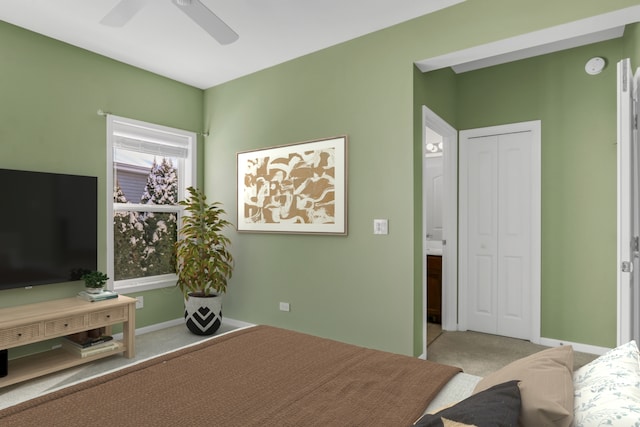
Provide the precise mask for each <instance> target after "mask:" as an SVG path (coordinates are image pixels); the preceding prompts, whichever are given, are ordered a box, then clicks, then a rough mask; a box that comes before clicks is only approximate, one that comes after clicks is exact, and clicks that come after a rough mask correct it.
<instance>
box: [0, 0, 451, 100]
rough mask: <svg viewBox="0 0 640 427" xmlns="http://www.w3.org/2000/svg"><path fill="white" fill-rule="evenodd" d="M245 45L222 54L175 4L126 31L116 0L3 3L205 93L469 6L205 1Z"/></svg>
mask: <svg viewBox="0 0 640 427" xmlns="http://www.w3.org/2000/svg"><path fill="white" fill-rule="evenodd" d="M201 1H202V3H203V4H204V5H205V6H207V7H208V8H209V9H210V10H212V11H213V12H214V13H215V14H216V15H218V16H219V17H220V18H221V19H222V20H223V21H225V22H226V23H227V25H229V26H230V27H231V28H232V29H233V30H234V31H235V32H236V33H238V34H239V35H240V38H239V39H238V40H237V41H236V42H235V43H233V44H230V45H226V46H222V45H220V44H218V43H217V42H216V41H215V40H214V39H213V38H211V37H210V36H209V35H208V34H207V33H206V32H205V31H204V30H202V29H201V28H200V27H198V26H197V25H195V24H194V22H193V21H191V20H190V19H189V18H188V17H187V16H186V15H185V14H184V13H182V12H181V11H180V10H178V9H177V8H176V6H175V5H173V4H172V3H171V0H146V1H145V5H144V7H143V8H142V9H141V10H140V11H139V12H138V13H137V14H136V15H135V16H134V17H133V18H132V19H131V20H130V21H129V22H128V23H127V24H126V25H125V26H124V27H120V28H113V27H108V26H105V25H101V24H100V20H101V19H102V18H103V17H104V16H105V15H106V14H107V13H108V12H109V11H110V10H111V9H112V8H113V7H114V6H115V5H116V4H117V3H118V2H119V0H0V20H3V21H6V22H9V23H11V24H14V25H17V26H20V27H23V28H26V29H29V30H31V31H35V32H37V33H40V34H44V35H46V36H49V37H52V38H54V39H58V40H62V41H64V42H66V43H69V44H72V45H74V46H78V47H81V48H84V49H87V50H90V51H93V52H96V53H99V54H101V55H104V56H107V57H110V58H113V59H116V60H118V61H122V62H124V63H127V64H131V65H134V66H136V67H139V68H142V69H145V70H148V71H152V72H154V73H157V74H160V75H162V76H166V77H169V78H171V79H174V80H177V81H180V82H183V83H186V84H189V85H192V86H195V87H198V88H201V89H206V88H209V87H212V86H215V85H217V84H220V83H224V82H226V81H229V80H233V79H235V78H238V77H241V76H244V75H247V74H251V73H253V72H255V71H259V70H261V69H265V68H268V67H271V66H273V65H277V64H280V63H282V62H286V61H288V60H290V59H293V58H296V57H299V56H302V55H305V54H308V53H311V52H314V51H317V50H320V49H323V48H326V47H329V46H333V45H335V44H338V43H341V42H343V41H346V40H350V39H353V38H356V37H359V36H362V35H364V34H368V33H371V32H374V31H377V30H380V29H382V28H386V27H389V26H392V25H395V24H398V23H401V22H404V21H407V20H409V19H412V18H415V17H418V16H422V15H425V14H428V13H431V12H433V11H436V10H439V9H442V8H445V7H449V6H451V5H453V4H456V3H461V2H462V1H464V0H392V1H391V0H201Z"/></svg>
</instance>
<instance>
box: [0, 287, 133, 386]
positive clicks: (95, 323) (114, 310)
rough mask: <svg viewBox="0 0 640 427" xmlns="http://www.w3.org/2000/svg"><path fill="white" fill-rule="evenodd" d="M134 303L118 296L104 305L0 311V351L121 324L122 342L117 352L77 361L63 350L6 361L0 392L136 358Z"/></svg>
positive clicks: (70, 303)
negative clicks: (115, 358) (107, 360)
mask: <svg viewBox="0 0 640 427" xmlns="http://www.w3.org/2000/svg"><path fill="white" fill-rule="evenodd" d="M135 313H136V300H135V299H134V298H130V297H126V296H123V295H119V296H118V298H113V299H109V300H105V301H97V302H88V301H84V300H82V299H80V298H77V297H73V298H65V299H60V300H54V301H47V302H42V303H36V304H28V305H21V306H16V307H9V308H3V309H0V349H9V348H13V347H20V346H23V345H27V344H33V343H35V342H39V341H45V340H49V339H51V338H56V337H62V336H65V335H70V334H73V333H76V332H82V331H87V330H90V329H96V328H101V327H106V329H107V334H111V326H112V325H115V324H118V323H122V336H123V337H122V341H118V348H116V349H114V350H112V351H109V352H105V353H99V354H96V355H93V356H89V357H84V358H82V357H80V356H79V355H75V354H72V353H71V352H69V351H67V350H64V349H62V348H56V349H53V350H49V351H45V352H42V353H37V354H34V355H30V356H25V357H20V358H17V359H13V360H10V361H9V373H8V375H7V376H6V377H3V378H0V388H1V387H5V386H8V385H10V384H15V383H18V382H21V381H25V380H28V379H31V378H35V377H39V376H42V375H47V374H50V373H52V372H56V371H59V370H62V369H67V368H70V367H73V366H77V365H81V364H83V363H88V362H91V361H94V360H97V359H101V358H103V357H108V356H111V355H113V354H117V353H123V354H124V356H125V357H127V358H132V357H134V355H135V323H136V322H135V318H136V317H135Z"/></svg>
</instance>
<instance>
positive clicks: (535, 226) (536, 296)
mask: <svg viewBox="0 0 640 427" xmlns="http://www.w3.org/2000/svg"><path fill="white" fill-rule="evenodd" d="M517 132H532V136H533V137H532V143H533V147H532V156H531V157H532V158H531V162H532V163H531V166H532V168H531V173H532V176H531V178H532V189H531V191H532V199H533V200H532V212H531V342H533V343H540V304H541V302H540V298H541V297H540V292H541V291H540V288H541V284H540V271H541V261H540V253H541V173H542V171H541V170H542V167H541V165H542V158H541V122H540V120H535V121H530V122H522V123H512V124H507V125H500V126H491V127H485V128H478V129H470V130H464V131H460V182H461V183H462V182H465V181H466V179H467V166H466V161H467V159H466V156H465V155H464V153H465V150H464V149H463V144H465V141H466V140H469V139H470V138H477V137H484V136H491V135H500V134H506V133H517ZM464 196H465V195H463V194H460V223H459V228H460V229H459V233H460V236H466V235H467V224H466V221H465V218H466V217H467V202H466V197H464ZM459 255H460V260H459V262H460V265H461V269H460V277H459V281H460V291H459V292H460V298H459V307H458V309H459V314H458V328H459V330H461V331H466V330H467V328H468V322H467V307H468V301H467V295H468V293H467V292H466V288H465V287H466V285H467V278H466V276H467V272H466V271H465V268H464V266H465V265H467V262H466V251H465V250H463V251H462V252H461V253H460V254H459Z"/></svg>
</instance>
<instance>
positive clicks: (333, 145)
mask: <svg viewBox="0 0 640 427" xmlns="http://www.w3.org/2000/svg"><path fill="white" fill-rule="evenodd" d="M347 142H348V138H347V136H346V135H341V136H335V137H330V138H324V139H316V140H312V141H304V142H298V143H294V144H287V145H279V146H275V147H270V148H263V149H259V150H252V151H244V152H239V153H237V154H236V160H237V208H238V209H237V212H238V222H237V230H238V231H239V232H262V233H295V234H335V235H346V234H347Z"/></svg>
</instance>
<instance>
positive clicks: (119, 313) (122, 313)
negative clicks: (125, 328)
mask: <svg viewBox="0 0 640 427" xmlns="http://www.w3.org/2000/svg"><path fill="white" fill-rule="evenodd" d="M126 319H127V308H126V307H114V308H110V309H108V310H102V311H96V312H95V313H91V314H89V326H94V325H104V324H110V323H119V322H122V321H124V320H126Z"/></svg>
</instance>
